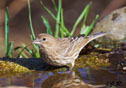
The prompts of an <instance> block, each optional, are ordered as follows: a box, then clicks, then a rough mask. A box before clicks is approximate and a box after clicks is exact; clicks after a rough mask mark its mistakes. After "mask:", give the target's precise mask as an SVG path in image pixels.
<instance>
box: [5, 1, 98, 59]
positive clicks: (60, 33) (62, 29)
mask: <svg viewBox="0 0 126 88" xmlns="http://www.w3.org/2000/svg"><path fill="white" fill-rule="evenodd" d="M51 1H52V4H53V6H54V9H55V12H56V15H55V14H54V13H53V12H52V11H51V10H49V9H48V8H47V7H46V6H45V5H44V3H43V2H42V1H41V0H40V5H41V6H42V7H43V8H44V9H45V10H46V11H47V12H48V14H49V15H50V16H51V17H52V18H53V19H54V21H55V23H56V24H55V30H53V31H54V33H53V32H52V28H51V25H50V23H49V21H48V19H47V18H46V17H44V16H41V19H42V21H43V23H44V25H45V27H46V32H47V33H48V34H50V35H53V36H54V37H56V38H59V37H60V38H64V37H72V36H73V34H74V32H75V30H76V29H77V26H78V25H79V24H80V23H81V22H82V26H81V29H80V34H85V35H86V36H87V35H89V33H90V32H91V30H92V28H93V26H94V24H95V22H96V20H97V18H98V15H97V16H96V17H95V19H94V20H93V21H92V23H91V24H90V25H89V26H87V25H86V21H87V17H88V13H89V10H90V6H91V4H92V2H90V3H89V4H88V5H86V6H85V8H84V9H83V11H82V13H81V14H80V16H79V17H78V18H77V20H76V21H75V23H74V25H73V27H72V29H71V31H69V30H68V28H67V27H66V26H65V24H64V17H63V8H62V0H58V1H59V2H58V5H56V3H55V0H51ZM5 12H6V13H5V44H6V56H8V57H12V50H13V44H14V43H13V42H9V15H8V8H6V11H5ZM28 12H29V23H30V30H31V42H32V41H33V40H34V39H35V32H34V28H33V25H32V15H31V6H30V0H28ZM80 34H79V35H80ZM30 45H32V46H33V49H30V48H28V46H29V45H25V44H22V45H21V46H19V47H16V48H15V50H18V51H19V54H18V55H17V57H25V58H28V57H29V55H30V56H31V57H35V58H40V54H39V47H38V46H37V45H35V44H30Z"/></svg>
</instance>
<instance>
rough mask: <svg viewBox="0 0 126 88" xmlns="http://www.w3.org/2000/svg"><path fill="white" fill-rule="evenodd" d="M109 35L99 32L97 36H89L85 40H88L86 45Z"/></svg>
mask: <svg viewBox="0 0 126 88" xmlns="http://www.w3.org/2000/svg"><path fill="white" fill-rule="evenodd" d="M107 34H109V33H105V32H98V33H95V34H93V35H90V36H87V37H86V38H85V40H86V42H87V43H86V44H88V43H89V42H90V41H92V40H94V39H97V38H99V37H102V36H105V35H107Z"/></svg>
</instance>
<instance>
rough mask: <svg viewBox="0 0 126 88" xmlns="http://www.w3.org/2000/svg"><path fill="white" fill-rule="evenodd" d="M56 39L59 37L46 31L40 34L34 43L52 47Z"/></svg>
mask: <svg viewBox="0 0 126 88" xmlns="http://www.w3.org/2000/svg"><path fill="white" fill-rule="evenodd" d="M56 41H57V39H56V38H54V37H53V36H51V35H49V34H46V33H42V34H39V35H38V37H37V38H36V39H35V40H34V41H33V42H32V43H34V44H37V45H38V46H43V47H52V46H54V45H55V44H56Z"/></svg>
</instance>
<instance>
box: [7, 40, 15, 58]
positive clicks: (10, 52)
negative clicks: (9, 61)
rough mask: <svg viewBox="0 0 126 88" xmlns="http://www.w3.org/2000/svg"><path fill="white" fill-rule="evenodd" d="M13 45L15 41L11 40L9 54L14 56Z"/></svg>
mask: <svg viewBox="0 0 126 88" xmlns="http://www.w3.org/2000/svg"><path fill="white" fill-rule="evenodd" d="M13 45H14V42H11V43H10V44H9V50H8V54H7V55H8V56H9V57H11V58H12V50H13Z"/></svg>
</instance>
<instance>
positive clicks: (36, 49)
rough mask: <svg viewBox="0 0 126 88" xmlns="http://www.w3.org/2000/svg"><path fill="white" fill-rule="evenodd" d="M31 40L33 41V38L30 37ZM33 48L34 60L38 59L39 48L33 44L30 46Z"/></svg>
mask: <svg viewBox="0 0 126 88" xmlns="http://www.w3.org/2000/svg"><path fill="white" fill-rule="evenodd" d="M31 40H32V41H33V38H32V36H31ZM32 45H33V47H34V48H35V55H36V58H40V54H39V47H38V46H37V45H35V44H32Z"/></svg>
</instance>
